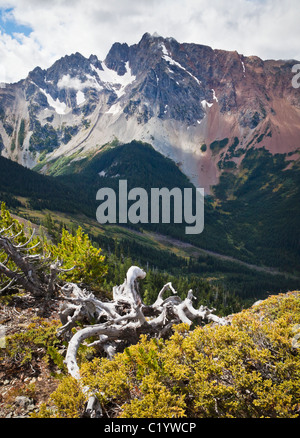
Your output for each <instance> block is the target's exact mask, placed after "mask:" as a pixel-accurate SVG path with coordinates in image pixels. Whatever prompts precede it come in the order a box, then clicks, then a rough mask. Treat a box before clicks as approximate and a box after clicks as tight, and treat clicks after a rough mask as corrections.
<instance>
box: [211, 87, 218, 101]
mask: <svg viewBox="0 0 300 438" xmlns="http://www.w3.org/2000/svg"><path fill="white" fill-rule="evenodd" d="M211 91H212V92H213V100H215V101H216V102H219V101H218V99H217V96H216V93H215V90H214V89H213V88H212V90H211Z"/></svg>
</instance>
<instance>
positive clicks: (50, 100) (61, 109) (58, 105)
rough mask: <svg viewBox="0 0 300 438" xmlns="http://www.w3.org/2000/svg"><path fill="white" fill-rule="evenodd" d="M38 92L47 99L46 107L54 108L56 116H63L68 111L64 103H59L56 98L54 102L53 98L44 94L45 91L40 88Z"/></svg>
mask: <svg viewBox="0 0 300 438" xmlns="http://www.w3.org/2000/svg"><path fill="white" fill-rule="evenodd" d="M40 90H41V92H42V93H44V95H45V96H46V97H47V101H48V105H49V106H51V107H52V108H54V109H55V111H56V112H57V114H60V115H63V114H67V112H69V111H70V108H68V107H67V105H66V104H65V102H61V101H60V100H59V99H58V98H57V99H56V100H54V99H53V97H52V96H50V94H48V93H46V91H45V90H43V89H42V88H40Z"/></svg>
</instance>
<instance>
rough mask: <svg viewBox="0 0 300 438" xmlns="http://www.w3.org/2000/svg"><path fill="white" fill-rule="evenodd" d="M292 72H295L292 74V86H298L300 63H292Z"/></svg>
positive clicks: (299, 83) (299, 85)
mask: <svg viewBox="0 0 300 438" xmlns="http://www.w3.org/2000/svg"><path fill="white" fill-rule="evenodd" d="M292 73H297V74H295V76H293V79H292V86H293V87H294V88H300V64H295V65H293V67H292Z"/></svg>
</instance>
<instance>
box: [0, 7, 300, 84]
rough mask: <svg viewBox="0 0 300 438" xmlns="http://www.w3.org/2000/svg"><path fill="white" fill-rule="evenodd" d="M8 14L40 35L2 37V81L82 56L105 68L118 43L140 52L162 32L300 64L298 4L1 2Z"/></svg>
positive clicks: (212, 45) (180, 38)
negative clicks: (147, 37)
mask: <svg viewBox="0 0 300 438" xmlns="http://www.w3.org/2000/svg"><path fill="white" fill-rule="evenodd" d="M0 8H14V9H13V10H12V11H11V12H10V13H9V16H8V17H7V18H9V17H11V16H13V17H14V19H15V20H16V22H17V23H18V24H22V25H26V26H29V27H30V28H31V29H32V32H31V33H30V34H29V35H28V36H25V35H22V34H20V35H14V36H11V35H7V34H4V33H3V32H2V33H1V31H0V59H1V66H2V68H1V69H0V74H1V72H2V76H3V71H4V72H5V77H0V81H6V82H11V81H16V80H19V79H21V78H23V77H25V76H26V75H27V74H28V71H29V70H31V69H33V68H34V67H35V66H37V65H39V66H41V67H42V68H47V67H49V66H50V65H51V64H52V63H53V62H54V61H55V60H56V59H58V58H60V57H61V56H64V55H65V54H70V53H75V52H76V51H78V52H80V53H82V54H83V55H84V56H89V55H90V54H91V53H93V54H96V55H97V56H98V57H99V59H101V60H103V59H104V58H105V56H106V54H107V52H108V50H109V49H110V47H111V45H112V44H113V43H114V42H115V41H120V42H127V43H128V44H135V43H137V42H138V41H139V40H140V38H141V37H142V35H143V34H144V33H145V32H150V33H154V32H155V31H157V32H158V33H159V34H161V35H162V36H165V37H167V36H172V37H174V38H176V39H177V40H178V41H179V42H195V43H199V44H206V45H209V46H211V47H213V48H219V49H224V50H237V51H238V52H239V53H243V54H245V55H257V56H260V57H261V58H263V59H266V58H277V59H278V58H284V59H290V58H294V59H300V49H299V41H300V26H299V18H300V16H299V15H300V13H299V12H300V9H299V2H298V0H231V1H230V2H228V1H227V0H214V1H211V0H186V1H185V2H183V1H182V0H110V1H109V2H107V1H106V0H98V1H95V0H73V1H72V2H71V1H68V0H53V1H51V2H49V1H48V0H0ZM3 66H4V67H3Z"/></svg>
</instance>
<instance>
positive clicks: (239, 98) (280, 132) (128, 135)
mask: <svg viewBox="0 0 300 438" xmlns="http://www.w3.org/2000/svg"><path fill="white" fill-rule="evenodd" d="M295 63H296V61H273V60H269V61H263V60H261V59H259V58H257V57H255V56H252V57H244V56H243V55H240V54H238V53H237V52H226V51H223V50H213V49H212V48H210V47H207V46H202V45H197V44H180V43H179V42H177V41H176V40H174V39H173V38H166V39H164V38H162V37H159V36H157V35H150V34H148V33H147V34H145V35H144V36H143V37H142V39H141V41H140V42H139V43H138V44H135V45H132V46H128V45H127V44H120V43H115V44H114V45H113V46H112V48H111V50H110V52H109V53H108V55H107V57H106V59H105V60H104V61H103V62H101V61H100V60H98V58H97V57H96V56H95V55H91V56H90V57H89V58H85V57H83V56H82V55H81V54H79V53H75V54H73V55H71V56H65V57H63V58H61V59H60V60H58V61H57V62H55V64H54V65H53V66H52V67H50V68H49V69H47V70H42V69H41V68H39V67H37V68H35V69H34V70H33V71H32V72H30V73H29V75H28V77H27V78H26V79H24V80H21V81H20V82H18V83H15V84H7V85H6V86H5V88H2V89H0V151H1V153H2V155H4V156H6V157H9V158H11V159H13V160H16V161H18V162H19V163H21V164H23V165H25V166H28V167H34V166H35V165H36V164H37V163H40V166H39V167H40V168H41V169H42V171H43V172H47V169H49V165H48V163H50V162H51V160H53V159H56V158H59V157H66V156H70V157H72V158H73V159H75V160H79V159H80V158H81V157H82V156H85V155H87V154H89V153H91V152H93V151H95V150H99V149H100V148H101V146H102V145H103V144H105V143H107V142H112V141H113V140H115V139H118V140H119V141H120V142H129V141H131V140H133V139H136V140H142V141H145V142H149V143H151V144H152V145H153V146H154V147H155V148H156V149H157V150H158V151H160V152H161V153H163V154H164V155H166V156H168V157H170V158H172V159H173V160H174V161H175V162H176V163H178V165H179V166H180V168H181V169H182V170H183V172H184V173H186V174H187V175H188V176H189V178H190V179H191V180H192V182H194V184H195V185H197V186H198V187H205V188H206V191H207V192H209V189H210V187H211V186H212V185H214V184H216V183H217V181H218V177H219V175H220V173H221V172H224V171H228V170H230V169H234V168H236V167H238V166H239V163H240V162H241V160H242V157H243V155H244V153H245V151H246V150H247V149H248V148H249V147H262V146H264V147H265V148H266V149H268V150H270V151H271V152H272V153H287V154H289V159H296V158H297V157H298V154H296V151H297V149H299V138H300V92H299V91H298V90H297V89H294V88H293V87H292V77H293V73H292V66H293V65H294V64H295ZM294 152H295V154H293V153H294Z"/></svg>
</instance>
